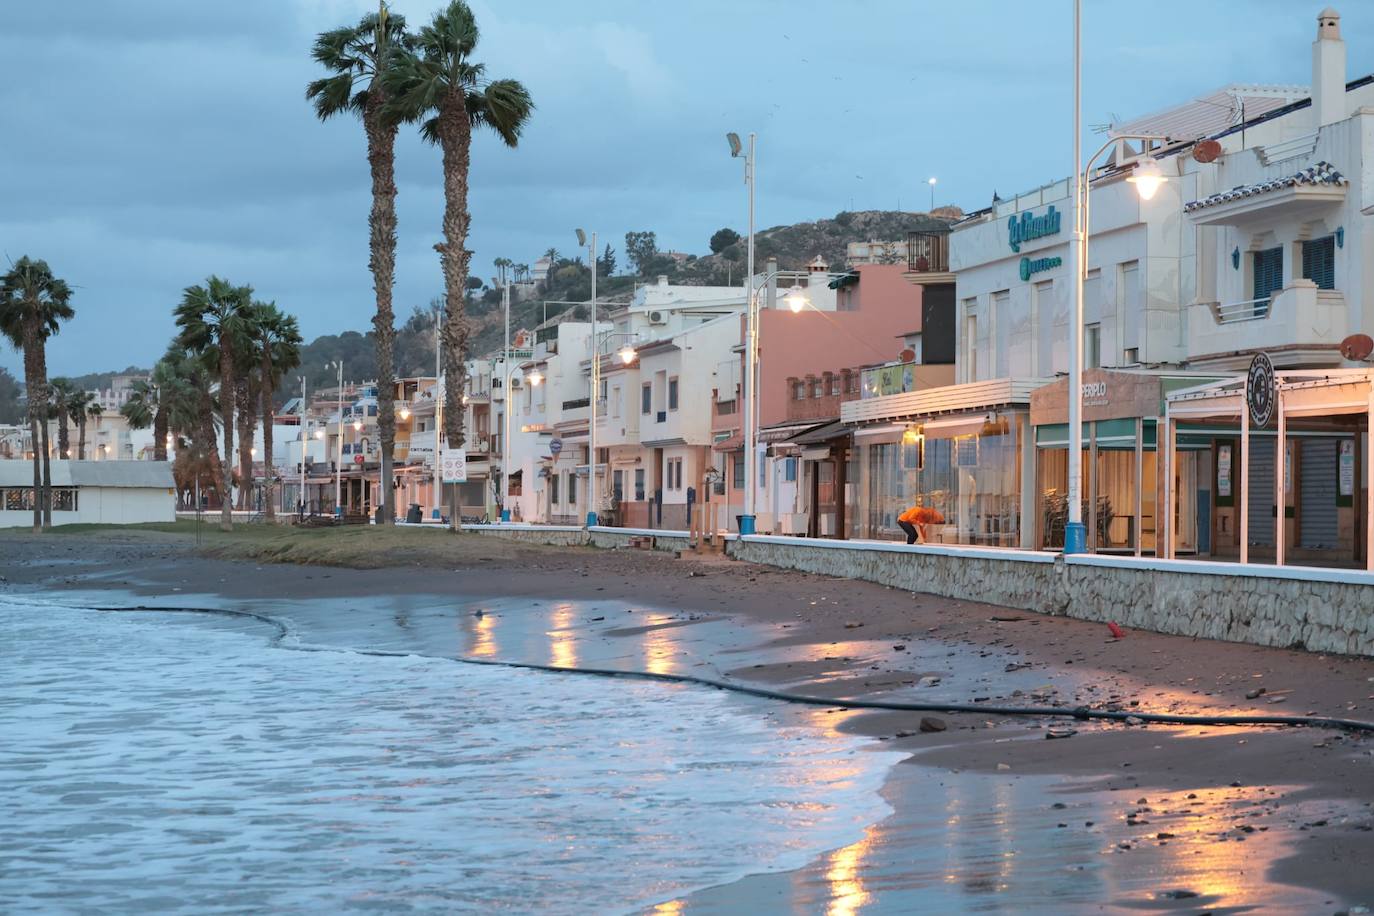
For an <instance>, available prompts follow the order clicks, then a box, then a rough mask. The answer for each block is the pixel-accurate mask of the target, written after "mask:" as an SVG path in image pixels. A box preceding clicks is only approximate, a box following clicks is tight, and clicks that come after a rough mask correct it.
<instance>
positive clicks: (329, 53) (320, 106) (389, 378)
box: [305, 2, 413, 525]
mask: <svg viewBox="0 0 1374 916" xmlns="http://www.w3.org/2000/svg"><path fill="white" fill-rule="evenodd" d="M412 43H413V39H412V38H411V36H410V34H409V33H407V32H406V23H405V17H403V16H395V15H392V13H391V12H390V10H388V9H387V6H386V3H385V2H380V3H379V4H378V10H377V13H376V14H375V15H373V14H369V15H367V16H364V17H363V18H362V19H361V20H360V21H359V22H358V24H357V25H355V26H345V27H344V28H338V29H333V30H331V31H328V32H322V33H320V35H319V36H318V37H317V38H316V39H315V48H314V51H313V52H312V53H313V56H314V58H315V60H316V61H317V62H319V63H320V64H321V65H323V66H324V67H325V69H327V70H329V71H330V72H331V73H333V74H334V75H333V76H329V77H325V78H323V79H317V80H315V81H314V82H312V83H311V84H310V85H309V86H307V87H306V90H305V97H306V98H307V99H309V100H311V101H313V102H314V103H315V113H316V114H317V115H319V118H320V120H322V121H323V120H327V119H329V118H331V117H333V116H334V115H337V114H342V113H345V112H347V113H351V114H354V115H357V116H358V117H360V118H361V119H362V122H363V132H364V133H365V134H366V135H367V161H368V165H369V166H370V167H371V170H372V212H371V213H370V214H369V215H368V219H367V222H368V227H369V229H370V233H371V234H370V237H369V239H368V245H369V248H370V252H371V257H370V258H369V260H368V265H369V266H370V267H371V269H372V289H373V291H374V292H375V293H376V296H377V310H376V312H375V313H374V314H373V316H372V328H373V331H374V333H375V335H376V338H377V435H378V438H380V439H381V452H382V476H381V490H382V506H383V510H382V523H383V524H387V525H389V524H391V523H392V521H394V520H395V518H396V494H395V491H394V490H393V489H392V487H391V476H392V461H393V460H394V456H395V450H396V370H395V365H394V356H393V349H394V347H395V338H396V323H395V315H394V312H393V311H392V307H391V290H392V286H393V285H394V283H395V273H396V132H397V130H398V127H399V125H398V122H397V119H396V118H395V117H394V115H393V113H392V111H391V110H390V108H389V107H388V104H387V103H388V101H389V98H388V95H387V88H386V85H385V80H384V79H383V77H384V75H385V74H386V72H387V70H388V68H390V67H391V66H392V65H393V64H394V62H395V61H396V60H397V59H398V52H399V53H401V54H403V53H406V52H407V51H408V50H409V49H410V48H411V46H412Z"/></svg>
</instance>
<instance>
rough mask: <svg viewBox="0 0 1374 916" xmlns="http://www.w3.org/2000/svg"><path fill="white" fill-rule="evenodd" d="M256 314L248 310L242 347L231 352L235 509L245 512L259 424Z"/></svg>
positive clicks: (250, 496) (248, 502)
mask: <svg viewBox="0 0 1374 916" xmlns="http://www.w3.org/2000/svg"><path fill="white" fill-rule="evenodd" d="M254 318H255V314H254V312H253V310H252V309H251V308H250V309H249V311H248V314H247V316H246V319H245V324H244V327H243V337H244V344H245V345H244V346H242V347H237V348H235V351H234V418H235V420H234V422H235V427H234V428H235V435H237V436H238V450H239V454H238V459H239V471H238V478H239V495H238V508H240V509H247V508H248V507H249V505H250V501H251V499H252V489H253V431H254V430H255V429H257V425H258V387H259V384H260V383H259V380H258V360H257V351H256V349H255V348H254V347H253V344H252V342H253V340H254V339H255V338H256V337H257V329H256V328H254V327H253V321H254Z"/></svg>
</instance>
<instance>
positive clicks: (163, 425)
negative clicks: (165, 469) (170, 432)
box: [153, 404, 167, 461]
mask: <svg viewBox="0 0 1374 916" xmlns="http://www.w3.org/2000/svg"><path fill="white" fill-rule="evenodd" d="M153 460H154V461H166V460H167V408H165V407H163V406H162V405H161V404H159V405H158V408H157V410H156V411H154V413H153Z"/></svg>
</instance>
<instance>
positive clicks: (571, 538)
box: [465, 524, 690, 552]
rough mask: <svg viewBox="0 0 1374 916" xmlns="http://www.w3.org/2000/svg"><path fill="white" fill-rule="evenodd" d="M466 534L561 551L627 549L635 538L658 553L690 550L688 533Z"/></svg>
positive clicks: (512, 529) (489, 528) (556, 528)
mask: <svg viewBox="0 0 1374 916" xmlns="http://www.w3.org/2000/svg"><path fill="white" fill-rule="evenodd" d="M465 530H467V531H474V532H476V533H478V534H485V535H488V536H490V537H500V538H505V539H506V540H510V541H524V542H525V543H529V544H549V545H553V546H558V547H577V546H582V545H589V546H592V547H601V548H605V549H611V548H617V547H619V548H627V547H629V546H630V541H631V539H633V538H641V537H651V538H653V546H654V549H655V550H663V551H669V552H671V551H675V550H686V549H687V548H688V547H689V546H690V543H689V540H688V537H687V532H685V531H660V530H654V529H643V530H641V529H638V528H603V527H597V528H592V529H590V530H588V529H586V528H580V527H577V526H573V525H563V526H560V525H508V524H507V525H471V526H468V527H467V528H466V529H465Z"/></svg>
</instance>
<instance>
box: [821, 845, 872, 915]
mask: <svg viewBox="0 0 1374 916" xmlns="http://www.w3.org/2000/svg"><path fill="white" fill-rule="evenodd" d="M876 829H877V828H876V827H869V828H868V829H867V830H865V831H864V838H863V839H862V840H859V842H857V843H853V844H851V845H849V846H846V847H844V848H843V849H837V850H835V851H834V852H832V853H831V854H830V855H829V856H827V857H826V864H825V868H826V871H825V880H826V881H827V882H829V884H830V902H829V904H828V905H827V906H826V908H825V913H826V916H854V914H856V913H858V912H859V909H860V908H861V907H863V906H866V905H867V904H868V903H869V901H871V900H872V899H873V895H872V894H870V893H869V892H868V890H867V889H866V888H865V886H864V880H863V873H862V872H861V871H860V867H861V866H862V865H863V862H864V860H865V859H866V858H867V857H868V852H869V848H870V846H871V845H872V843H873V837H874V834H875V832H876Z"/></svg>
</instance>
